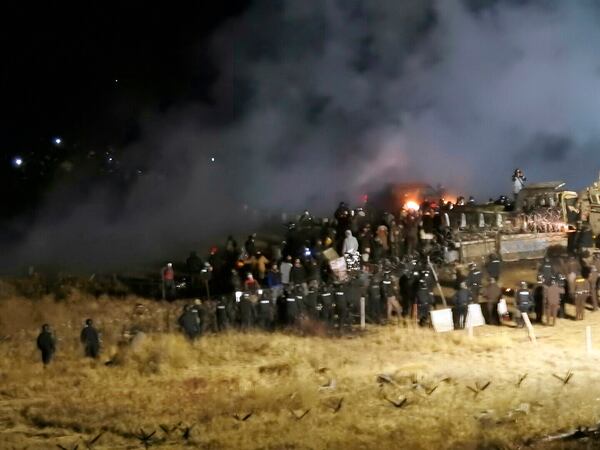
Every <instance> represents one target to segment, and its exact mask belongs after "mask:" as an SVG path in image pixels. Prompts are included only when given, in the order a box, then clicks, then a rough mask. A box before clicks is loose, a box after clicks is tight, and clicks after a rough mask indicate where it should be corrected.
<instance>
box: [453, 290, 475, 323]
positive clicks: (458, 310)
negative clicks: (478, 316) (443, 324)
mask: <svg viewBox="0 0 600 450" xmlns="http://www.w3.org/2000/svg"><path fill="white" fill-rule="evenodd" d="M471 299H472V297H471V291H470V290H469V289H468V288H467V282H466V281H463V282H461V283H460V285H459V288H458V291H456V293H455V294H454V298H453V303H454V311H455V316H456V328H458V329H462V328H464V327H465V322H466V320H467V310H468V305H469V303H471Z"/></svg>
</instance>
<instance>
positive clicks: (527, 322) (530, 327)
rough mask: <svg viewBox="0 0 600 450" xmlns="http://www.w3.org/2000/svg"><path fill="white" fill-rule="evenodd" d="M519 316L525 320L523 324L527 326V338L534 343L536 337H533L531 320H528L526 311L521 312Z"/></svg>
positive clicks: (535, 342)
mask: <svg viewBox="0 0 600 450" xmlns="http://www.w3.org/2000/svg"><path fill="white" fill-rule="evenodd" d="M521 316H523V321H524V322H525V325H526V326H527V332H528V333H529V340H530V341H531V342H533V343H534V344H537V339H536V337H535V331H533V325H531V320H529V315H527V313H521Z"/></svg>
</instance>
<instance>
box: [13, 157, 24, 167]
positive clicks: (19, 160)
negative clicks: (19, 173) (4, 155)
mask: <svg viewBox="0 0 600 450" xmlns="http://www.w3.org/2000/svg"><path fill="white" fill-rule="evenodd" d="M13 165H14V166H15V167H21V166H22V165H23V158H21V157H19V156H17V157H16V158H15V159H13Z"/></svg>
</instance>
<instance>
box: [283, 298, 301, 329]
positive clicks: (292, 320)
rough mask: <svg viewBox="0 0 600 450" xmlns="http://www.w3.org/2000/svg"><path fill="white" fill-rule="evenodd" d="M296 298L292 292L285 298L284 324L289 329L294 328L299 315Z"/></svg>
mask: <svg viewBox="0 0 600 450" xmlns="http://www.w3.org/2000/svg"><path fill="white" fill-rule="evenodd" d="M296 298H297V297H296V295H294V294H293V293H292V292H289V293H287V295H286V296H285V323H286V325H288V326H290V327H293V326H296V324H297V323H298V316H299V314H300V311H299V309H300V308H299V307H298V303H297V301H296Z"/></svg>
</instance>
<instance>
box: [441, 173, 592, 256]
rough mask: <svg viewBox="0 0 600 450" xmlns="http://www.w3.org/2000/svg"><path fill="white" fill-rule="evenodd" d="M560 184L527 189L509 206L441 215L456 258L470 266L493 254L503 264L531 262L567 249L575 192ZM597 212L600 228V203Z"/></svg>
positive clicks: (576, 211)
mask: <svg viewBox="0 0 600 450" xmlns="http://www.w3.org/2000/svg"><path fill="white" fill-rule="evenodd" d="M564 185H565V183H563V182H560V181H550V182H543V183H534V184H529V185H527V186H526V187H524V188H523V189H522V190H521V192H519V194H518V196H517V198H516V200H515V202H514V204H512V205H506V204H493V203H492V204H487V205H464V206H456V207H454V208H453V209H452V210H450V211H447V212H445V213H444V212H443V213H442V214H444V217H443V221H444V223H445V225H446V226H448V227H449V228H450V229H451V230H452V231H453V235H454V239H455V241H456V243H457V246H458V259H460V260H462V261H470V260H475V259H479V258H482V257H485V256H487V255H489V254H491V253H496V254H498V255H500V256H501V257H502V258H503V259H504V260H518V259H534V258H540V257H542V256H543V255H544V253H545V252H546V250H547V248H548V247H550V246H565V247H566V246H567V241H568V233H569V232H574V231H575V230H576V227H577V221H578V219H579V217H580V211H581V207H580V206H579V204H578V203H579V197H578V195H577V193H576V192H574V191H569V190H566V189H564ZM598 191H599V192H600V188H598ZM598 211H599V213H598V224H599V225H600V203H599V204H598Z"/></svg>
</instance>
